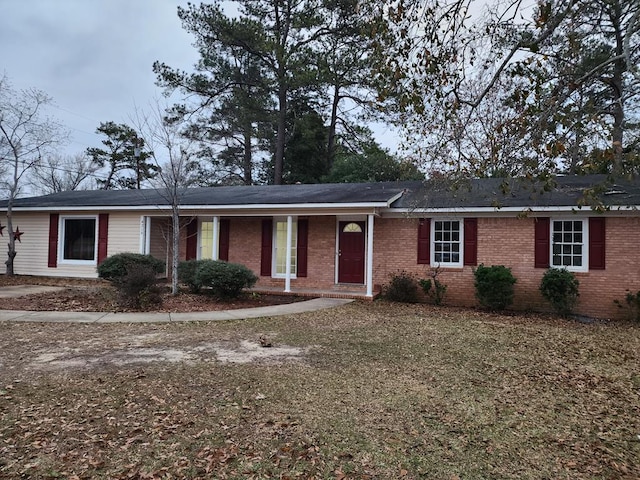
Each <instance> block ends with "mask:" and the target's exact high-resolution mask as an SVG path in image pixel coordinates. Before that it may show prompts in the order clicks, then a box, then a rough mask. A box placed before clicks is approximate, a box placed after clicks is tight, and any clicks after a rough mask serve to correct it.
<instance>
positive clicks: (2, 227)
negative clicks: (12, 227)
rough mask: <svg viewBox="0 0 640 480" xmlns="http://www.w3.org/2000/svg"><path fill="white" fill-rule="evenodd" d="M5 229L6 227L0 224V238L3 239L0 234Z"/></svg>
mask: <svg viewBox="0 0 640 480" xmlns="http://www.w3.org/2000/svg"><path fill="white" fill-rule="evenodd" d="M5 228H7V226H6V225H2V224H1V223H0V237H3V236H4V234H3V233H2V231H3V230H4V229H5Z"/></svg>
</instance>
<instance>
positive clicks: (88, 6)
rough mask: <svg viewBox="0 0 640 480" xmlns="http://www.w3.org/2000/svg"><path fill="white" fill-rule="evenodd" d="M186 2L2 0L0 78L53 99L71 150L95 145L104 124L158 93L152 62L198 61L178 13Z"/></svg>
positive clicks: (125, 118)
mask: <svg viewBox="0 0 640 480" xmlns="http://www.w3.org/2000/svg"><path fill="white" fill-rule="evenodd" d="M186 3H187V1H186V0H185V1H181V0H0V75H1V74H2V73H4V74H6V75H7V76H8V78H9V79H10V81H11V83H12V84H13V86H14V87H15V88H16V89H22V88H29V87H36V88H38V89H40V90H43V91H44V92H46V93H47V94H48V95H49V96H51V97H52V98H53V101H54V103H55V105H56V108H54V109H52V111H51V113H52V114H53V115H54V116H55V117H56V118H57V119H58V120H59V121H60V122H61V123H63V124H64V125H65V126H66V127H67V128H68V129H69V131H70V133H71V136H72V139H71V143H70V145H69V146H68V147H67V149H66V151H67V152H69V153H71V152H73V153H75V152H81V151H84V150H85V149H86V148H87V147H89V146H98V145H99V144H100V140H101V139H102V138H101V136H99V135H96V134H95V130H96V128H97V127H98V125H99V124H100V122H106V121H111V120H112V121H115V122H118V123H130V122H129V116H131V115H132V114H133V112H134V110H135V106H136V105H137V106H138V107H140V108H145V107H146V106H147V105H148V104H149V102H151V101H152V100H153V99H154V98H155V97H158V96H160V94H161V89H160V88H158V87H156V85H155V76H154V74H153V72H152V70H151V66H152V64H153V62H154V61H155V60H160V61H163V62H165V63H167V64H168V65H170V66H172V67H180V68H184V69H188V70H190V69H191V66H192V65H193V64H194V63H195V62H196V61H197V52H196V50H195V48H194V47H193V46H192V45H191V43H192V39H191V36H190V35H188V34H187V33H186V32H185V31H184V30H183V29H182V25H181V22H180V19H179V18H178V15H177V6H178V5H186Z"/></svg>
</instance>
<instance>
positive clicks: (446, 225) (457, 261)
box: [431, 220, 462, 267]
mask: <svg viewBox="0 0 640 480" xmlns="http://www.w3.org/2000/svg"><path fill="white" fill-rule="evenodd" d="M432 238H433V240H432V245H433V249H432V259H431V263H432V264H433V265H442V266H449V267H461V266H462V221H460V220H433V228H432Z"/></svg>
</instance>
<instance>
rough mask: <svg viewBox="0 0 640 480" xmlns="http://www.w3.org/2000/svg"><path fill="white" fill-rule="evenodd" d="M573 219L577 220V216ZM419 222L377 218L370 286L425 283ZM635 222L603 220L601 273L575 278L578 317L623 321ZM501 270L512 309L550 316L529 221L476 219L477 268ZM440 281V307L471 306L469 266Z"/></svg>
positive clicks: (635, 286)
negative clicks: (509, 285)
mask: <svg viewBox="0 0 640 480" xmlns="http://www.w3.org/2000/svg"><path fill="white" fill-rule="evenodd" d="M576 218H578V217H576ZM417 229H418V221H417V220H416V219H376V225H375V230H374V231H375V240H374V242H375V243H374V251H375V255H374V284H376V283H380V284H385V283H387V282H388V279H389V276H390V275H392V274H393V273H395V272H397V271H399V270H405V271H407V272H410V273H414V274H416V275H418V276H419V277H421V278H426V275H427V273H428V272H429V267H428V266H427V265H418V264H417V255H418V246H417ZM638 239H640V218H638V217H632V218H629V217H609V218H607V219H606V269H605V270H591V271H589V272H586V273H576V274H575V275H576V277H577V278H578V280H579V282H580V298H579V302H578V306H577V309H576V310H577V312H576V313H580V314H584V315H589V316H593V317H601V318H623V317H624V316H625V315H626V312H625V311H624V309H622V310H621V309H620V308H619V307H617V306H616V305H615V304H614V300H623V299H624V297H625V295H626V289H629V290H631V291H632V292H637V291H638V290H640V249H639V248H638V247H639V246H640V245H639V243H640V242H639V240H638ZM480 263H484V264H485V265H487V266H489V265H505V266H507V267H509V268H511V271H512V272H513V274H514V276H515V277H516V279H517V283H516V285H515V298H514V305H513V308H514V309H519V310H536V311H550V307H549V305H548V304H547V302H546V301H545V300H544V299H543V298H542V295H541V294H540V292H539V290H538V288H539V285H540V281H541V279H542V276H543V274H544V272H545V271H546V269H543V268H534V266H533V265H534V220H533V219H532V218H515V217H511V218H479V219H478V264H480ZM441 272H442V273H441V274H440V276H439V279H440V280H441V281H442V282H444V283H445V284H446V285H447V294H446V297H445V303H447V304H449V305H460V306H475V305H477V302H476V299H475V290H474V286H473V280H474V279H473V267H471V266H465V267H463V268H452V269H442V270H441Z"/></svg>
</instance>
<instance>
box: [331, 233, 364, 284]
mask: <svg viewBox="0 0 640 480" xmlns="http://www.w3.org/2000/svg"><path fill="white" fill-rule="evenodd" d="M364 225H365V224H364V222H339V224H338V228H339V229H340V231H339V234H338V282H339V283H359V284H363V283H364V251H365V242H364Z"/></svg>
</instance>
